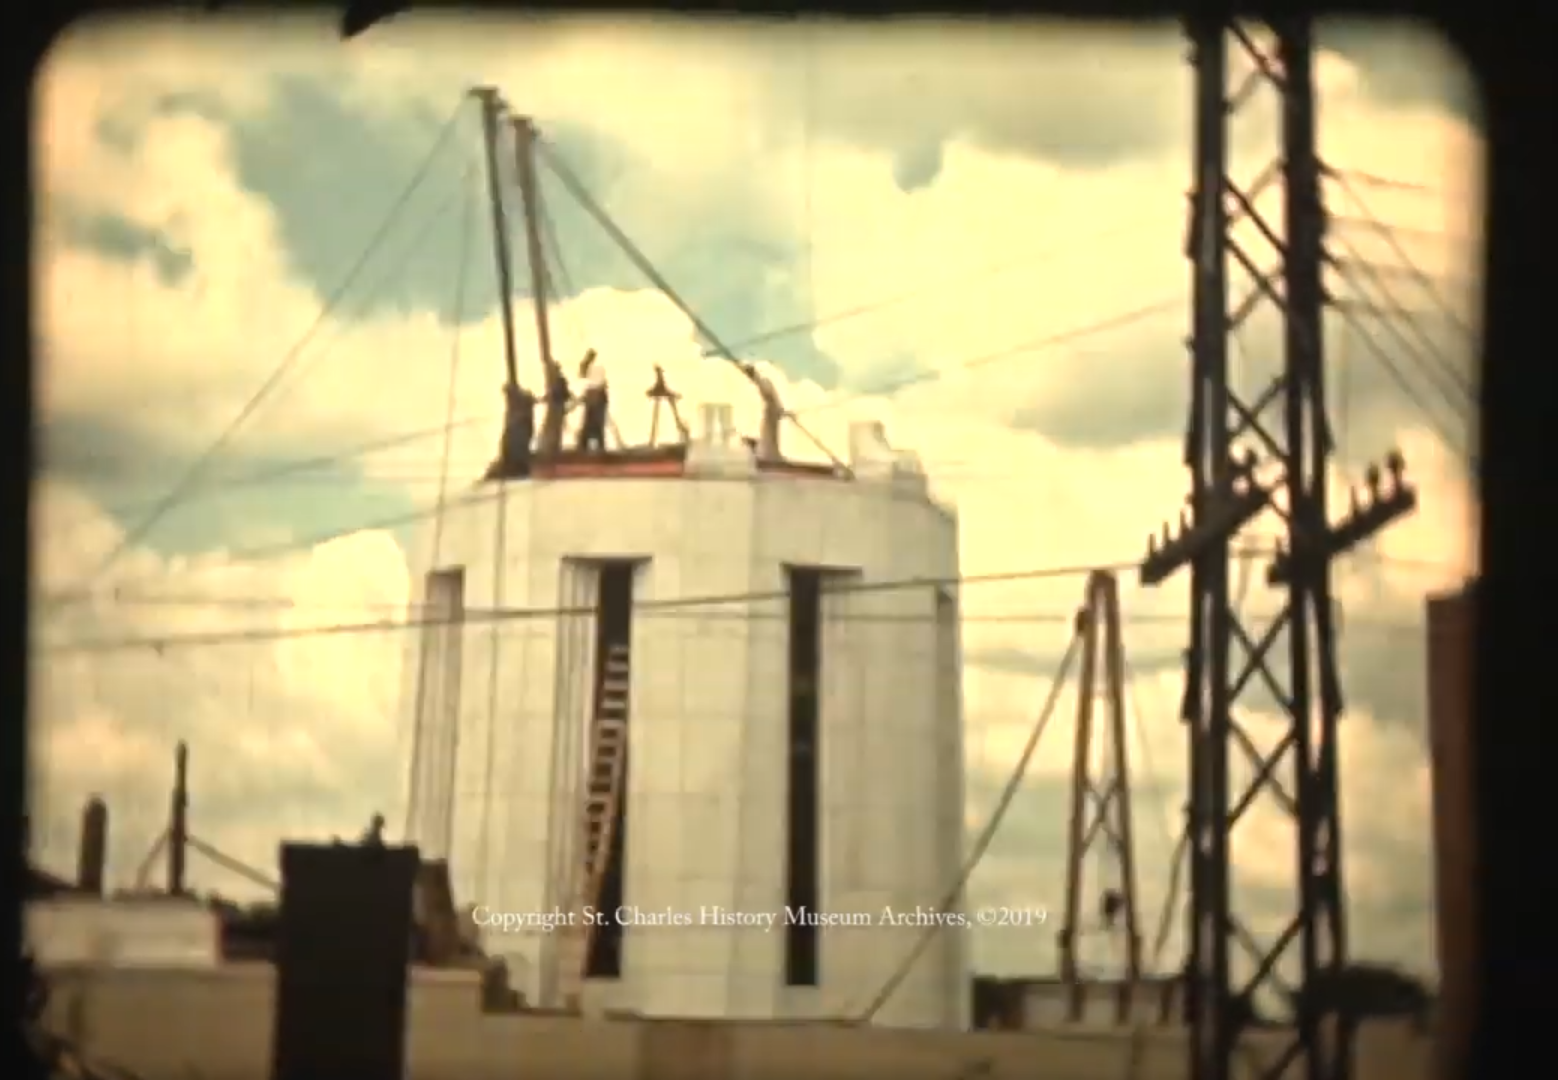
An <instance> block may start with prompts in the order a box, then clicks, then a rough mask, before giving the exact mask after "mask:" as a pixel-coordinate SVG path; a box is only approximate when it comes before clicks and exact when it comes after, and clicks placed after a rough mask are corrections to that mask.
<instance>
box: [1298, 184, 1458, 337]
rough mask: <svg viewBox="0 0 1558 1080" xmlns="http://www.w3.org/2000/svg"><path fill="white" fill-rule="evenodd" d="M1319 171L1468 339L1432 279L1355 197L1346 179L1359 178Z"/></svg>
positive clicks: (1366, 205)
mask: <svg viewBox="0 0 1558 1080" xmlns="http://www.w3.org/2000/svg"><path fill="white" fill-rule="evenodd" d="M1322 168H1323V169H1324V171H1325V174H1326V175H1327V176H1329V177H1331V178H1332V179H1334V180H1335V181H1336V182H1337V184H1338V186H1340V187H1341V189H1342V193H1343V194H1344V195H1346V196H1347V198H1348V199H1349V200H1350V201H1351V202H1352V204H1353V205H1354V206H1356V207H1357V208H1358V210H1359V212H1360V213H1362V214H1363V216H1364V219H1365V220H1366V221H1369V222H1371V223H1373V225H1374V226H1375V227H1376V228H1377V229H1378V230H1379V232H1380V235H1381V236H1382V237H1383V238H1384V240H1385V243H1386V244H1387V245H1388V246H1389V247H1390V249H1391V253H1392V254H1394V255H1395V257H1396V258H1397V259H1399V260H1400V261H1401V264H1402V268H1403V269H1405V270H1406V271H1407V273H1408V274H1409V275H1410V276H1411V277H1412V280H1413V281H1414V282H1416V283H1417V285H1418V287H1419V288H1420V289H1421V290H1422V291H1423V293H1424V295H1426V296H1427V297H1428V299H1429V301H1430V302H1432V303H1433V305H1434V306H1435V307H1436V308H1437V309H1438V310H1439V312H1440V313H1441V314H1442V315H1444V317H1445V318H1446V319H1447V320H1448V321H1449V322H1450V324H1451V325H1452V326H1454V327H1455V328H1456V329H1457V330H1459V331H1460V332H1461V334H1462V335H1463V336H1465V337H1466V338H1468V339H1471V338H1472V337H1473V335H1472V332H1471V328H1470V327H1468V326H1467V325H1466V323H1465V321H1464V320H1462V319H1461V318H1460V316H1459V315H1457V314H1456V312H1455V310H1454V308H1453V306H1452V305H1451V304H1450V303H1449V302H1448V301H1447V300H1446V299H1445V297H1444V294H1443V293H1441V292H1440V291H1439V289H1438V287H1437V286H1436V285H1435V284H1434V282H1433V279H1432V278H1430V277H1429V276H1428V275H1427V274H1426V273H1424V272H1423V270H1422V268H1421V267H1419V266H1418V265H1417V263H1416V262H1415V261H1414V260H1413V259H1412V258H1411V256H1409V255H1408V254H1407V253H1406V249H1405V248H1404V247H1403V246H1402V245H1401V244H1400V243H1399V242H1398V241H1397V239H1396V236H1395V233H1394V232H1393V231H1392V230H1391V228H1390V227H1389V226H1387V225H1385V224H1384V223H1383V222H1382V221H1381V220H1380V218H1379V216H1378V215H1376V214H1375V213H1374V211H1373V210H1371V209H1370V208H1369V204H1368V203H1367V202H1365V201H1364V199H1363V197H1362V196H1361V195H1359V194H1358V192H1357V189H1356V188H1355V187H1353V185H1352V184H1351V183H1349V182H1348V180H1349V178H1352V179H1358V178H1359V174H1357V173H1351V172H1345V171H1341V170H1337V169H1331V168H1326V167H1324V166H1322Z"/></svg>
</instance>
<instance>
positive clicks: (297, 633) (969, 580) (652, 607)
mask: <svg viewBox="0 0 1558 1080" xmlns="http://www.w3.org/2000/svg"><path fill="white" fill-rule="evenodd" d="M1136 565H1137V562H1136V560H1132V561H1129V562H1116V563H1112V564H1106V565H1101V566H1051V567H1043V568H1039V569H1034V570H1014V571H1007V572H1002V573H991V574H972V575H970V574H960V575H953V576H950V577H942V578H930V577H917V578H900V579H893V580H888V581H868V582H854V583H850V584H847V585H835V586H832V587H830V589H829V592H837V593H885V592H896V591H901V590H904V589H921V588H931V587H938V586H939V587H951V586H958V587H966V586H969V585H988V584H994V583H996V582H1003V581H1039V580H1045V579H1056V578H1068V577H1079V576H1084V575H1086V574H1090V573H1092V572H1093V571H1095V570H1112V571H1122V570H1129V569H1134V568H1135V566H1136ZM789 596H790V593H789V592H788V591H786V590H784V589H777V590H769V591H764V592H739V593H726V594H715V595H709V596H693V597H681V598H676V599H667V600H644V601H642V602H640V603H637V604H635V605H634V608H635V610H642V611H644V612H646V613H652V612H657V611H674V610H681V609H689V608H702V607H721V606H729V605H732V604H742V603H757V602H761V601H778V600H785V599H788V598H789ZM594 615H595V609H594V608H593V607H589V608H570V607H547V608H506V609H503V610H493V611H485V612H483V611H474V612H473V611H467V612H462V613H461V615H460V617H459V618H460V621H461V622H462V623H464V624H465V625H471V624H473V623H485V622H489V621H497V622H509V621H521V620H536V619H557V618H560V617H564V616H583V617H593V616H594ZM449 621H450V620H449V619H448V618H437V617H428V616H420V617H409V618H399V619H379V620H376V621H373V622H342V623H333V624H328V625H324V626H312V627H306V626H305V627H288V628H280V627H251V628H247V629H239V630H226V631H210V632H202V633H191V634H171V635H161V636H145V637H136V638H102V639H98V640H87V641H76V642H66V643H59V644H43V645H40V646H39V650H40V651H41V652H46V653H51V654H76V653H101V652H113V651H118V650H121V649H135V648H155V649H158V650H163V649H168V648H174V647H179V646H192V645H199V646H209V645H224V644H233V643H238V642H254V641H292V640H297V639H300V638H316V637H320V638H322V637H341V636H349V635H353V634H370V633H384V632H386V631H397V630H413V629H417V628H419V627H426V626H439V625H442V624H445V623H447V622H449Z"/></svg>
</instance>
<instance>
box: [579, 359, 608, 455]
mask: <svg viewBox="0 0 1558 1080" xmlns="http://www.w3.org/2000/svg"><path fill="white" fill-rule="evenodd" d="M579 377H580V378H581V379H583V380H584V421H583V423H581V424H580V425H579V449H580V450H605V449H606V415H607V410H608V409H609V408H610V395H609V394H608V393H607V389H606V366H605V365H604V364H602V363H601V362H600V358H599V357H597V356H596V355H595V350H594V349H591V350H590V351H589V352H587V353H585V354H584V359H583V360H582V361H580V363H579Z"/></svg>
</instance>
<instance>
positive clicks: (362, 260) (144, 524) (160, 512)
mask: <svg viewBox="0 0 1558 1080" xmlns="http://www.w3.org/2000/svg"><path fill="white" fill-rule="evenodd" d="M463 105H464V102H463V101H462V102H461V104H460V105H457V106H456V107H455V109H454V111H453V112H451V113H450V114H449V118H448V119H447V120H446V121H444V125H443V127H442V128H441V129H440V131H439V133H438V136H437V138H436V139H435V140H434V142H433V146H432V149H431V150H430V151H429V152H428V154H427V156H426V157H425V158H424V159H423V161H422V163H421V165H419V166H418V167H417V169H416V171H415V173H414V174H413V175H412V178H411V182H410V183H409V184H407V185H406V187H405V189H404V190H403V191H402V192H401V193H400V195H399V196H398V197H397V198H396V199H395V201H394V202H393V203H392V204H391V206H390V210H389V213H388V214H387V215H386V216H385V218H384V220H383V221H382V222H381V223H380V225H379V227H378V229H377V230H376V231H375V232H374V234H373V236H372V237H371V238H370V239H369V241H368V244H367V246H366V247H365V248H364V249H363V250H362V253H361V254H360V255H359V256H358V258H357V260H356V262H354V263H353V264H352V266H351V268H350V269H349V270H348V271H347V273H346V277H345V278H344V279H343V280H342V282H341V284H340V285H338V286H337V287H336V288H335V290H334V291H333V292H332V293H331V294H330V296H329V297H327V298H326V300H325V303H324V305H323V306H322V307H321V308H320V310H319V313H318V314H317V315H316V316H315V318H314V321H313V323H312V324H310V326H309V327H308V329H307V330H305V331H304V333H303V336H302V337H301V338H299V339H298V341H297V342H296V343H295V344H294V345H293V346H292V348H291V349H290V350H289V351H288V352H287V354H286V355H285V356H283V357H282V359H281V362H280V363H279V364H277V365H276V367H275V369H274V370H272V372H271V374H270V376H269V377H268V378H267V379H266V380H265V381H264V382H263V383H261V384H260V387H259V389H258V390H256V391H255V392H254V394H253V395H252V396H251V397H250V398H249V400H248V401H247V402H245V403H244V405H243V407H242V408H241V409H239V411H238V414H237V416H235V417H234V418H233V419H232V421H231V422H230V423H229V424H228V425H227V427H226V428H224V429H223V430H222V432H221V434H219V435H218V436H217V437H216V439H215V440H214V441H213V442H212V443H210V444H209V445H208V446H207V448H206V450H205V451H204V452H203V453H201V454H200V455H199V456H198V457H197V458H196V459H195V461H194V463H193V464H192V465H191V466H190V468H189V469H188V470H187V471H186V472H185V473H184V475H183V477H182V478H181V479H180V480H179V481H178V482H177V483H175V484H174V485H173V487H172V489H171V490H170V491H169V492H168V494H167V495H166V496H165V497H164V498H163V499H162V500H160V501H159V502H158V503H157V504H156V506H155V507H153V509H152V511H151V513H149V514H147V515H146V516H145V517H144V518H142V519H141V520H140V522H139V523H138V524H137V525H136V526H135V527H133V528H131V529H127V530H126V531H125V532H124V534H123V535H122V536H121V537H120V538H119V542H118V543H117V544H116V545H115V546H114V547H113V548H111V549H110V550H109V553H108V555H107V556H106V557H105V558H104V559H103V560H102V562H100V563H99V564H98V565H97V567H96V569H94V570H93V571H92V572H91V573H90V574H89V575H88V576H87V580H86V582H85V587H87V588H91V586H92V585H93V584H94V583H96V582H97V581H98V580H99V579H101V578H102V576H103V575H104V574H105V573H107V572H108V570H109V569H111V568H112V567H113V565H114V563H116V562H117V561H118V560H119V558H120V556H121V555H123V554H124V553H125V552H126V551H127V550H129V549H130V548H131V547H132V546H133V545H135V544H136V543H138V542H139V541H140V540H141V539H142V538H143V537H145V535H146V534H147V533H148V532H149V531H150V530H151V529H153V528H155V527H156V525H157V523H158V522H159V521H161V520H162V518H163V517H165V516H166V515H167V513H168V512H169V511H170V510H172V509H173V508H174V507H175V506H177V505H178V503H179V501H180V500H181V499H182V498H183V497H184V494H185V492H186V491H188V490H189V488H190V487H192V486H193V485H194V484H195V483H196V482H197V481H198V480H199V479H200V477H201V476H202V475H204V473H205V472H206V470H207V469H208V468H209V467H210V465H211V463H212V462H213V461H215V459H216V456H217V455H218V454H219V453H221V451H222V450H223V448H225V447H226V445H227V444H228V443H229V442H231V441H232V439H233V437H234V436H235V435H237V434H238V430H239V429H240V428H241V427H242V426H243V425H244V423H246V422H247V421H248V419H249V418H250V417H251V416H253V415H254V413H255V411H256V410H258V409H259V407H260V406H261V405H262V404H263V403H264V402H265V399H266V398H267V397H268V396H269V395H270V394H271V392H272V391H274V390H275V388H276V387H277V386H279V385H280V384H281V381H282V380H283V379H284V378H286V376H287V374H288V372H290V371H291V370H292V367H293V365H294V364H296V363H297V361H298V359H299V358H300V357H302V355H303V351H304V349H305V348H306V347H307V345H308V343H309V342H310V341H312V340H313V338H314V336H315V334H317V333H318V332H319V330H320V329H321V328H322V327H323V326H324V325H325V323H326V321H327V320H328V318H329V317H330V314H331V313H332V312H333V311H334V310H335V308H336V306H337V305H338V304H339V303H340V302H341V300H342V299H343V298H344V297H345V296H346V293H347V291H348V290H349V289H350V288H351V287H352V285H353V284H354V283H355V282H356V280H357V276H358V275H359V274H360V273H361V272H362V270H363V268H364V267H365V266H366V265H367V264H368V260H369V259H370V258H371V257H372V256H373V254H374V253H375V252H376V251H377V250H378V248H379V246H380V244H382V243H383V241H384V238H385V237H386V236H387V235H388V233H389V228H390V226H391V225H392V224H393V223H394V222H395V220H396V218H397V217H399V215H400V212H401V211H402V210H403V209H404V208H405V206H406V203H407V202H409V201H410V199H411V196H412V195H413V194H414V193H415V192H416V190H417V189H418V188H419V187H421V185H422V181H423V180H424V179H426V177H427V173H428V170H429V169H431V168H432V165H433V162H434V161H435V160H437V157H438V154H439V152H440V151H441V150H442V149H443V146H444V143H445V142H446V141H447V140H448V138H449V136H450V134H451V133H452V132H453V131H454V129H455V122H456V121H457V120H458V119H459V115H460V109H461V108H462V107H463Z"/></svg>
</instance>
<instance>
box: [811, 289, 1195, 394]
mask: <svg viewBox="0 0 1558 1080" xmlns="http://www.w3.org/2000/svg"><path fill="white" fill-rule="evenodd" d="M1184 302H1185V301H1184V297H1183V295H1182V294H1179V295H1174V296H1167V297H1164V298H1162V299H1160V300H1156V301H1154V302H1152V303H1150V304H1145V305H1143V306H1141V307H1138V308H1133V309H1131V310H1130V311H1126V312H1122V313H1120V314H1117V315H1111V316H1108V317H1106V318H1102V319H1096V320H1094V321H1092V322H1088V323H1084V324H1082V325H1081V326H1074V327H1070V328H1068V329H1065V330H1059V331H1054V332H1051V333H1048V334H1045V335H1043V336H1041V337H1036V338H1030V339H1028V340H1026V341H1020V342H1017V343H1016V344H1014V345H1008V346H1005V347H1003V348H1000V349H997V350H995V351H993V352H988V353H983V354H980V355H978V356H974V357H971V358H969V359H965V360H959V361H957V362H956V363H954V364H952V365H950V366H948V367H940V368H934V369H931V370H928V371H919V372H915V373H914V374H912V375H906V376H903V377H901V378H897V379H893V380H891V381H889V382H886V383H881V384H878V385H875V386H871V387H867V388H864V389H861V390H858V391H855V392H854V393H850V394H843V395H839V396H837V397H832V398H829V399H828V400H827V401H822V402H818V403H817V404H816V405H812V406H808V407H807V408H804V409H799V410H797V413H798V414H805V415H808V416H809V415H813V414H815V413H819V412H823V411H825V410H828V409H836V408H838V407H839V406H841V405H848V404H851V403H852V402H856V401H860V400H862V399H868V398H873V397H882V396H885V395H888V394H895V393H897V392H898V391H900V390H907V389H909V388H910V387H912V386H918V385H920V384H921V383H926V382H932V381H935V380H939V379H941V378H944V377H945V376H946V375H947V374H948V373H949V372H951V371H968V370H971V369H974V368H980V367H985V366H987V365H989V364H993V363H995V362H997V361H999V360H1007V359H1010V358H1011V357H1014V356H1021V355H1027V354H1031V353H1035V352H1042V351H1044V350H1046V349H1052V348H1055V347H1057V346H1060V345H1068V344H1071V343H1072V342H1075V341H1081V340H1084V339H1086V338H1090V337H1093V336H1095V335H1098V334H1105V333H1109V332H1111V331H1114V330H1122V329H1124V328H1126V327H1128V326H1133V325H1135V324H1137V323H1140V322H1144V321H1146V320H1147V319H1150V318H1153V317H1155V316H1158V315H1163V314H1166V313H1167V312H1170V311H1176V310H1179V309H1180V308H1181V307H1182V306H1183V305H1184Z"/></svg>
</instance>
